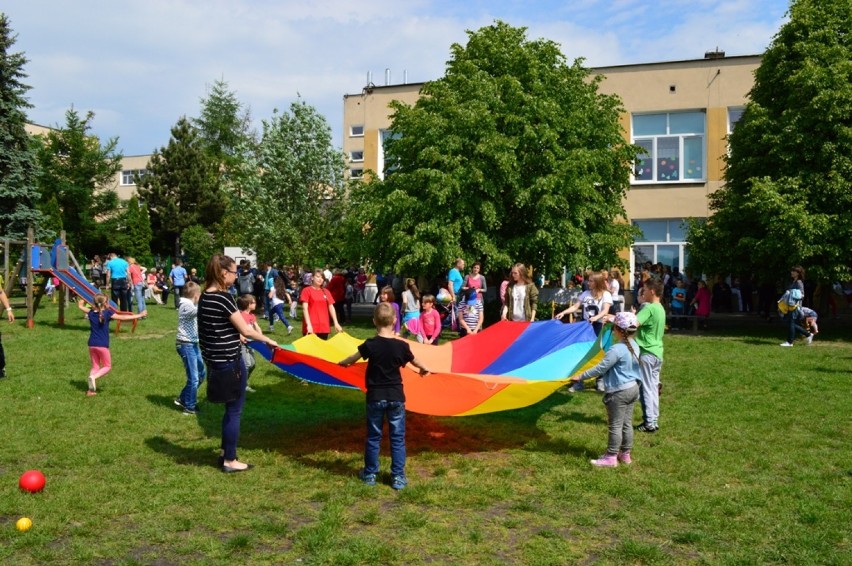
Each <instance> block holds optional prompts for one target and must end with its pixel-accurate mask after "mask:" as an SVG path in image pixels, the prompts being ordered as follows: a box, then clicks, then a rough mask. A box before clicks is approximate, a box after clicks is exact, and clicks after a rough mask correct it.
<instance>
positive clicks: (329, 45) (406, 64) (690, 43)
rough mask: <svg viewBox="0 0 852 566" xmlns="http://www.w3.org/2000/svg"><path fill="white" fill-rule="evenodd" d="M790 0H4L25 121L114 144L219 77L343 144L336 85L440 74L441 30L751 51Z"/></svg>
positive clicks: (264, 106)
mask: <svg viewBox="0 0 852 566" xmlns="http://www.w3.org/2000/svg"><path fill="white" fill-rule="evenodd" d="M787 9H788V2H787V0H657V1H653V2H635V1H629V0H609V1H605V0H563V1H551V0H491V1H488V2H485V1H481V0H361V1H359V2H355V1H353V0H348V1H346V0H320V1H315V2H311V1H309V0H301V1H293V0H278V1H274V0H229V1H225V0H206V1H202V0H197V1H190V0H146V1H137V0H123V1H120V2H118V1H114V0H101V1H96V0H75V1H74V2H70V1H65V0H53V1H49V0H6V1H5V2H4V6H3V7H2V11H3V12H4V13H5V14H6V16H7V17H8V18H9V21H10V24H11V28H12V30H13V32H14V33H15V34H16V35H17V41H16V43H15V44H14V46H13V47H12V50H11V51H12V52H15V53H18V52H23V53H24V55H25V56H26V58H27V59H28V63H27V64H26V66H25V67H24V72H25V73H26V74H27V75H28V76H27V78H26V79H24V83H25V84H27V85H29V86H30V87H32V88H31V90H30V91H29V92H28V93H27V96H28V99H29V102H30V103H31V104H32V105H33V108H30V109H28V110H27V116H28V119H29V121H30V122H32V123H35V124H40V125H43V126H51V127H57V126H61V125H63V124H64V122H65V118H64V116H65V112H66V111H67V110H68V109H69V108H71V107H72V106H73V107H74V108H75V109H76V110H77V111H78V112H79V113H80V115H81V116H83V115H85V113H86V112H88V111H90V110H91V111H92V112H94V114H95V118H94V120H93V122H92V133H94V134H95V135H97V136H99V137H100V138H101V140H102V141H103V140H107V139H109V138H114V137H117V138H118V148H119V150H120V151H121V152H122V153H123V154H124V155H126V156H130V155H145V154H149V153H153V152H154V151H156V150H159V149H160V148H161V147H163V146H165V145H167V144H168V141H169V135H170V130H171V127H172V126H174V124H175V123H176V122H177V121H178V119H180V118H181V117H182V116H186V117H188V118H192V117H196V116H198V115H199V113H200V101H201V99H202V98H204V97H205V96H207V94H208V91H209V88H210V86H211V85H212V84H213V83H214V82H215V81H217V80H224V81H225V82H226V83H227V84H228V86H229V88H230V90H231V91H234V92H235V93H236V96H237V98H238V99H239V100H240V101H241V102H242V103H243V104H244V105H245V106H246V107H247V108H248V109H249V110H250V113H251V116H252V119H253V122H254V125H255V127H256V128H257V129H258V130H260V123H261V120H268V119H269V118H271V117H272V115H273V111H274V110H275V109H278V110H279V111H282V112H283V111H287V110H288V109H289V107H290V104H291V103H292V102H294V101H296V100H298V98H299V97H301V99H302V100H303V101H305V102H306V103H307V104H310V105H311V106H313V107H315V108H316V109H317V110H318V112H319V113H320V114H322V115H324V116H325V118H326V120H327V121H328V124H329V126H330V127H331V129H332V135H333V140H334V144H335V145H336V146H338V147H340V146H342V129H343V126H342V122H343V95H344V94H357V93H360V92H361V89H362V88H363V87H364V86H365V85H366V84H367V77H368V73H369V72H371V73H372V78H373V83H375V84H376V85H383V84H385V78H386V73H389V74H390V84H399V83H402V82H403V80H404V79H405V78H406V77H407V82H409V83H415V82H424V81H429V80H433V79H437V78H440V77H441V76H443V74H444V72H445V69H446V62H447V60H448V59H449V58H450V47H451V45H453V44H454V43H458V44H461V45H464V44H465V43H466V41H467V32H468V31H475V30H477V29H479V28H481V27H484V26H487V25H490V24H492V23H493V22H494V21H495V20H502V21H504V22H506V23H508V24H509V25H512V26H515V27H526V28H527V38H528V39H530V40H535V39H540V38H544V39H549V40H552V41H554V42H556V43H558V44H559V45H560V46H561V48H562V53H563V54H564V55H565V57H566V59H567V61H568V62H573V61H574V60H575V59H577V58H579V57H582V58H584V59H585V60H586V64H587V65H589V66H591V67H600V66H609V65H624V64H633V63H649V62H655V61H677V60H685V59H700V58H703V56H704V53H705V52H706V51H712V50H715V49H716V48H718V49H719V50H721V51H725V53H726V54H727V55H754V54H760V53H762V52H763V51H764V50H765V49H766V48H767V47H768V46H769V44H770V42H771V41H772V38H773V37H774V36H775V34H776V33H777V32H778V30H779V28H780V27H781V25H782V24H783V23H784V21H786V12H787Z"/></svg>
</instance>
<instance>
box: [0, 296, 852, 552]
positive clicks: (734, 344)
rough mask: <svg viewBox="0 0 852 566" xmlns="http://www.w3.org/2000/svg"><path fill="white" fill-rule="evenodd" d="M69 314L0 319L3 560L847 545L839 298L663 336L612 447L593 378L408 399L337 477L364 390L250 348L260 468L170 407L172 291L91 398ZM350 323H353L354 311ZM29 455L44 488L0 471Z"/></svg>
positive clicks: (822, 548) (20, 467)
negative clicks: (625, 454)
mask: <svg viewBox="0 0 852 566" xmlns="http://www.w3.org/2000/svg"><path fill="white" fill-rule="evenodd" d="M80 315H81V313H79V311H77V310H76V309H70V310H69V316H68V320H67V322H66V324H65V326H64V327H58V326H57V325H56V320H57V316H56V311H55V306H53V305H48V306H47V307H46V308H45V309H43V310H41V311H40V312H39V314H38V318H37V320H36V326H35V328H34V329H33V330H27V329H26V328H25V324H24V322H22V321H18V322H16V323H15V324H14V325H11V326H10V325H8V324H5V323H0V324H2V326H0V331H2V333H3V344H4V346H5V349H6V356H7V370H8V373H9V377H8V378H6V379H3V380H0V399H2V401H3V409H4V411H3V418H2V421H0V438H2V448H0V563H2V564H16V565H21V564H23V565H28V564H109V565H113V564H160V565H168V564H222V563H238V564H297V563H301V564H531V565H541V564H574V563H580V564H586V563H596V564H767V563H776V564H850V563H852V546H850V545H852V540H851V539H850V530H852V511H850V510H852V489H850V487H852V449H850V437H851V436H852V435H851V434H850V433H852V430H850V422H852V419H851V418H850V410H849V401H850V399H852V340H850V339H852V330H850V328H849V319H848V316H849V315H848V314H847V315H846V316H847V318H846V320H845V321H842V322H835V321H829V320H826V321H821V325H820V326H821V331H822V332H821V334H820V335H819V337H818V339H817V340H815V343H814V345H813V346H812V347H805V346H799V345H797V347H795V348H779V347H778V344H779V343H780V342H781V341H782V338H783V336H784V330H783V329H782V328H781V326H780V324H778V323H775V324H773V325H769V324H766V323H765V322H758V321H757V320H756V319H752V321H751V322H750V323H730V324H719V325H717V326H716V327H715V328H711V330H710V331H708V332H705V333H701V334H698V335H693V334H669V335H667V336H666V343H665V347H666V354H665V365H664V367H663V382H664V390H663V394H662V397H661V421H660V422H661V427H662V428H661V430H660V432H659V433H657V434H654V435H648V434H641V433H637V435H636V447H635V449H634V453H633V454H634V464H633V465H632V466H630V467H627V466H621V467H619V468H618V469H614V470H613V469H593V468H592V467H591V466H590V465H589V459H590V458H594V457H597V456H598V455H599V454H600V453H601V452H602V451H603V450H604V449H605V445H606V416H605V412H604V407H603V405H602V404H601V400H600V396H599V394H597V393H595V392H582V393H579V394H573V395H572V394H570V393H567V392H565V391H559V392H557V393H556V394H554V395H553V396H551V397H550V398H548V399H546V400H545V401H543V402H541V403H539V404H537V405H535V406H532V407H529V408H527V409H524V410H518V411H511V412H504V413H495V414H490V415H483V416H477V417H467V418H436V417H429V416H423V415H417V414H411V413H409V415H408V424H407V430H408V434H407V439H408V442H407V444H408V455H409V459H408V468H407V472H408V476H409V487H408V488H407V489H405V490H404V491H401V492H399V493H397V492H394V491H393V490H391V488H390V487H389V485H387V480H388V478H387V476H386V475H385V476H384V477H383V478H382V479H383V483H381V484H380V485H378V486H376V487H374V488H369V487H366V486H363V485H362V484H361V483H360V482H359V481H358V480H357V479H356V476H355V474H356V472H357V470H358V469H359V468H360V467H361V465H362V461H363V438H364V423H363V420H364V398H363V394H361V393H360V392H357V391H348V390H342V389H335V388H329V387H321V386H316V385H308V386H305V385H301V384H300V383H299V382H298V381H297V380H295V379H293V378H290V377H287V376H286V375H285V374H284V373H282V372H281V371H279V370H278V369H276V368H274V367H273V366H271V365H269V364H267V363H266V362H264V361H263V360H262V359H260V358H258V368H257V369H256V370H255V372H254V374H253V375H252V378H251V384H252V386H253V387H254V388H255V389H256V390H257V392H256V393H253V394H249V398H248V400H247V402H246V407H245V410H244V412H243V419H242V436H241V438H240V443H239V455H240V459H241V460H243V461H246V462H250V463H253V464H255V465H256V466H257V467H256V468H255V469H254V470H251V471H250V472H247V473H243V474H222V473H221V472H220V471H219V470H218V469H217V468H216V467H215V461H216V456H217V454H218V445H219V438H220V422H221V417H222V410H223V409H222V406H221V405H212V404H209V403H206V402H202V403H201V412H200V413H199V414H198V415H197V416H188V415H184V414H182V413H181V411H180V410H178V408H177V407H175V406H174V404H173V403H172V400H173V399H174V398H175V397H176V396H177V394H178V392H179V391H180V389H181V388H182V386H183V382H184V373H183V368H182V365H181V362H180V358H179V357H178V355H177V354H176V352H175V348H174V338H175V323H176V315H175V311H174V310H173V309H172V308H169V307H160V306H152V307H151V308H150V316H149V318H148V320H146V321H142V322H140V324H139V328H138V329H137V331H136V333H135V334H133V335H131V334H130V333H129V331H128V329H129V325H128V324H127V323H125V326H124V328H123V332H122V333H121V334H119V335H118V336H116V335H113V338H112V348H111V349H112V356H113V370H112V372H111V373H110V374H109V375H107V376H106V377H105V378H103V379H102V380H100V381H99V383H98V389H99V394H98V395H97V396H96V397H91V398H87V397H86V396H85V395H84V392H85V390H86V376H87V375H88V368H89V359H88V351H87V348H86V340H87V337H88V328H87V325H86V324H85V321H84V320H83V319H82V317H81V316H80ZM347 330H348V331H349V332H350V333H352V334H353V335H356V336H359V337H364V338H366V337H367V336H369V335H370V334H371V333H372V329H371V327H370V326H369V323H368V321H367V320H366V319H364V320H363V321H358V322H357V323H356V324H354V325H352V326H349V327H347ZM298 334H299V333H298V332H294V333H293V336H291V337H287V336H286V333H285V331H284V328H283V326H281V325H278V328H277V333H276V336H277V338H278V339H279V340H280V341H282V342H288V341H290V340H293V339H295V338H296V337H297V336H298ZM203 390H204V389H203V388H202V394H201V399H203V398H204V394H203ZM451 394H452V392H448V395H451ZM638 416H639V409H638V406H637V414H636V418H637V419H638ZM386 442H387V441H386V440H385V444H384V446H383V452H382V454H383V456H382V467H383V470H385V471H386V470H387V469H388V467H389V460H388V458H387V454H388V451H387V445H386ZM32 468H36V469H39V470H42V471H43V472H44V474H45V475H46V476H47V486H46V488H45V490H44V491H43V492H42V493H38V494H29V493H24V492H22V491H20V490H19V489H18V485H17V483H18V478H19V476H20V475H21V473H23V472H24V471H25V470H28V469H32ZM22 516H26V517H30V518H32V520H33V527H32V529H31V530H30V531H28V532H26V533H20V532H18V531H17V530H16V529H15V521H16V520H17V519H18V518H20V517H22Z"/></svg>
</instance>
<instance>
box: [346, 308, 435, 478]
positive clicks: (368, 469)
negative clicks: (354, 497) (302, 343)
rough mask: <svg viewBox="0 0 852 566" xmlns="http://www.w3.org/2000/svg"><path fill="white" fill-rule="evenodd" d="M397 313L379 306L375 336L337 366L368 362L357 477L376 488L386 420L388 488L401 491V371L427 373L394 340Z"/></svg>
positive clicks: (401, 342)
mask: <svg viewBox="0 0 852 566" xmlns="http://www.w3.org/2000/svg"><path fill="white" fill-rule="evenodd" d="M395 323H396V313H395V312H394V310H393V307H391V305H390V303H379V305H378V306H377V307H376V309H375V311H373V324H374V325H375V326H376V336H374V337H373V338H369V339H367V340H365V341H364V342H363V343H362V344H361V345H360V346H358V351H357V352H355V353H354V354H352V355H351V356H349V357H348V358H346V359H345V360H343V361H341V362H340V365H341V366H343V367H348V366H350V365H352V364H354V363H355V362H356V361H358V360H359V359H361V358H364V359H365V360H367V375H366V380H365V381H366V385H367V442H366V446H365V449H364V469H363V470H361V472H360V473H359V474H358V477H359V478H360V479H361V481H363V482H364V483H365V484H367V485H376V476H378V474H379V448H380V446H381V443H382V424H383V423H384V419H385V415H387V419H388V436H389V437H390V448H391V487H392V488H393V489H396V490H400V489H403V488H404V487H405V486H406V484H407V483H408V481H407V480H406V478H405V393H404V392H403V389H402V375H401V374H400V371H399V370H400V368H402V367H404V366H406V365H407V364H409V363H411V364H412V365H414V366H416V367H417V368H419V369H420V375H426V374H428V373H429V370H428V369H427V368H426V366H424V365H423V363H422V362H420V360H418V359H417V358H415V357H414V354H412V353H411V348H410V347H409V345H408V342H406V341H405V340H402V339H399V338H396V337H395V336H394V332H393V329H394V324H395Z"/></svg>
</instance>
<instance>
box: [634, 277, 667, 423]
mask: <svg viewBox="0 0 852 566" xmlns="http://www.w3.org/2000/svg"><path fill="white" fill-rule="evenodd" d="M662 294H663V282H662V281H660V280H659V279H657V278H656V277H652V278H650V279H648V280H647V281H645V284H644V285H643V286H642V288H641V289H640V290H639V302H640V303H644V304H643V305H642V306H641V307H640V309H639V312H638V313H637V314H636V318H637V319H638V320H639V331H638V332H637V333H636V342H637V343H638V344H639V369H640V372H641V374H642V382H641V384H642V387H641V390H640V394H639V400H640V401H641V404H642V424H641V425H639V426H638V427H636V430H638V431H640V432H657V430H658V429H659V424H658V419H659V418H660V370H661V369H662V367H663V332H664V331H665V329H666V310H665V309H664V308H663V305H661V304H660V297H661V296H662Z"/></svg>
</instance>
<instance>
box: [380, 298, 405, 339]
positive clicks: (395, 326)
mask: <svg viewBox="0 0 852 566" xmlns="http://www.w3.org/2000/svg"><path fill="white" fill-rule="evenodd" d="M380 297H381V298H380V302H382V303H390V304H391V306H392V307H393V312H394V314H395V315H396V321H395V322H394V323H393V334H394V336H399V321H400V320H402V317H401V316H399V305H398V304H396V295H395V294H394V292H393V287H391V286H390V285H388V286H387V287H382V292H381V293H380Z"/></svg>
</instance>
